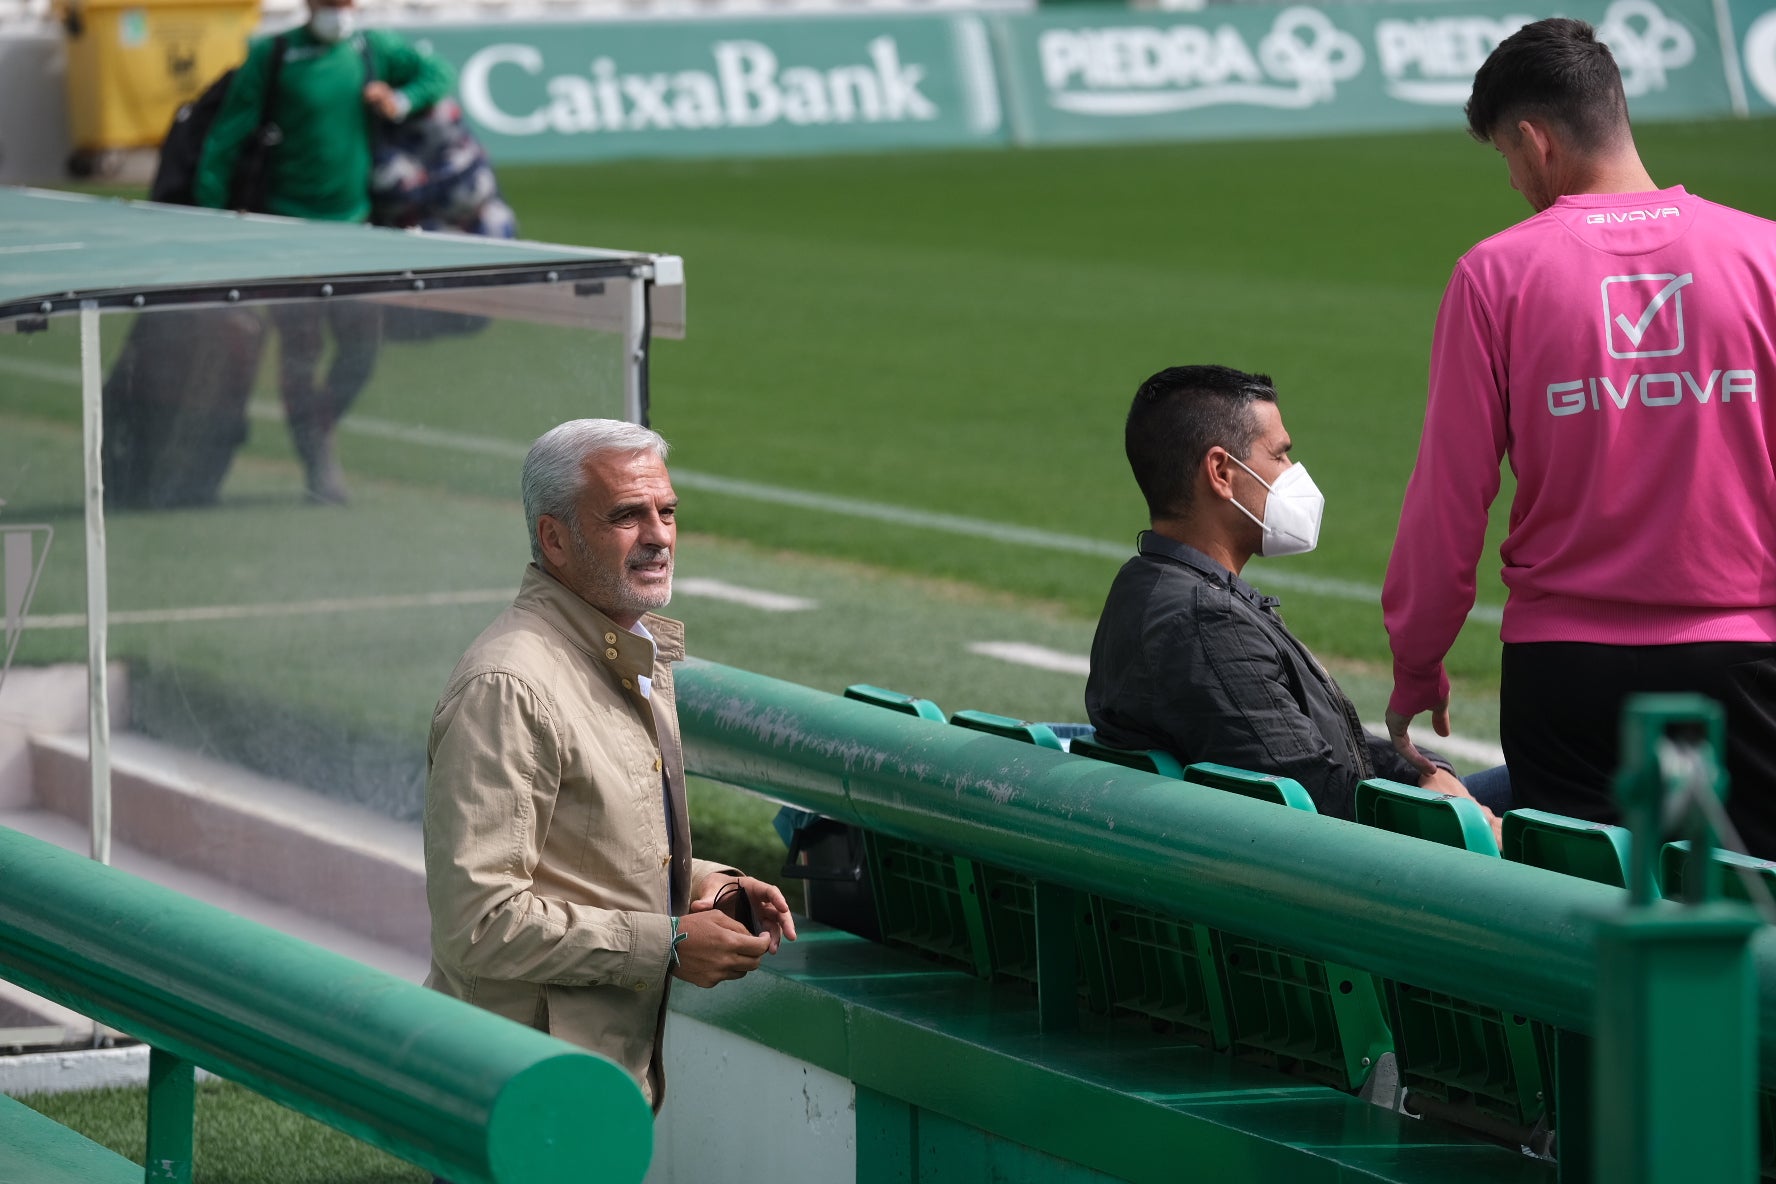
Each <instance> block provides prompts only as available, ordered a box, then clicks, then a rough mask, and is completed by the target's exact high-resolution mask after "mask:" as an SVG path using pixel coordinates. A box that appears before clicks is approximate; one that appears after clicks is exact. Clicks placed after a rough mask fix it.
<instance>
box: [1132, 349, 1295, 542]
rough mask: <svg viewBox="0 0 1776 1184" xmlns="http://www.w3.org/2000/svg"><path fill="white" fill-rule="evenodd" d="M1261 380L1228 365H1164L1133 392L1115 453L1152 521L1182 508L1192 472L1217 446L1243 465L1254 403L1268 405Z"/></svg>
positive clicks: (1271, 390)
mask: <svg viewBox="0 0 1776 1184" xmlns="http://www.w3.org/2000/svg"><path fill="white" fill-rule="evenodd" d="M1276 397H1277V394H1276V384H1275V383H1273V382H1271V380H1270V375H1268V374H1247V373H1246V372H1245V371H1244V370H1235V369H1233V368H1232V367H1230V366H1170V367H1167V368H1166V369H1164V370H1161V371H1160V372H1159V373H1158V374H1155V375H1154V376H1153V377H1152V378H1149V379H1148V380H1147V381H1146V382H1143V383H1142V384H1141V387H1140V389H1139V390H1137V391H1136V392H1135V401H1134V404H1133V406H1131V407H1130V408H1129V413H1128V424H1127V425H1126V427H1125V428H1124V429H1123V449H1124V451H1126V452H1127V453H1128V461H1129V468H1131V469H1133V470H1134V472H1135V483H1136V484H1137V485H1139V486H1140V487H1141V495H1142V496H1143V497H1145V498H1146V499H1147V510H1148V513H1150V514H1151V515H1152V516H1153V517H1155V518H1169V517H1175V516H1177V515H1179V514H1182V513H1184V512H1185V511H1186V510H1188V509H1189V508H1190V498H1191V488H1192V486H1193V485H1194V483H1195V479H1196V468H1197V466H1198V465H1200V464H1201V463H1202V459H1203V457H1205V456H1207V455H1208V454H1209V449H1211V448H1213V447H1214V446H1215V445H1217V444H1219V445H1220V446H1221V447H1223V448H1225V449H1227V451H1229V452H1231V453H1233V454H1234V455H1235V456H1237V457H1239V458H1240V459H1241V460H1244V459H1245V458H1246V457H1247V456H1248V455H1250V454H1251V451H1252V447H1253V446H1254V445H1255V444H1257V442H1258V434H1259V426H1258V417H1257V416H1255V415H1253V414H1252V404H1254V403H1259V402H1263V403H1274V402H1276Z"/></svg>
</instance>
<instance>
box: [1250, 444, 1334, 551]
mask: <svg viewBox="0 0 1776 1184" xmlns="http://www.w3.org/2000/svg"><path fill="white" fill-rule="evenodd" d="M1227 455H1228V457H1229V459H1231V460H1232V461H1233V463H1234V464H1236V465H1238V466H1239V467H1240V468H1242V469H1244V470H1246V472H1248V473H1252V467H1251V466H1250V465H1248V464H1246V463H1245V462H1244V461H1242V460H1241V459H1240V458H1239V457H1237V456H1234V455H1233V454H1232V453H1231V452H1230V453H1228V454H1227ZM1252 476H1253V477H1254V478H1256V479H1257V481H1258V484H1260V485H1262V486H1264V488H1266V489H1268V490H1270V499H1269V500H1268V501H1266V502H1265V503H1264V517H1263V518H1262V519H1260V518H1259V517H1258V515H1256V514H1254V513H1252V511H1250V510H1248V509H1246V507H1245V506H1243V505H1240V501H1239V499H1238V498H1235V499H1234V500H1233V504H1234V505H1236V506H1239V511H1240V513H1242V514H1244V515H1245V516H1246V517H1248V518H1250V519H1251V520H1252V521H1254V522H1256V523H1258V525H1259V526H1261V527H1263V528H1264V542H1263V543H1261V544H1260V545H1259V547H1258V554H1260V555H1262V556H1264V557H1265V558H1266V559H1274V558H1276V557H1277V556H1279V555H1300V554H1303V553H1304V552H1307V551H1311V550H1313V549H1314V547H1315V546H1317V545H1318V544H1319V541H1320V519H1321V517H1322V516H1324V514H1325V512H1326V495H1325V494H1323V493H1321V492H1320V487H1319V486H1317V485H1315V484H1314V479H1313V478H1312V477H1309V476H1308V475H1307V466H1306V465H1300V464H1294V465H1290V466H1289V467H1288V468H1286V469H1284V470H1283V472H1282V475H1281V476H1279V477H1278V478H1277V479H1276V484H1275V485H1272V484H1271V483H1270V482H1268V481H1266V480H1265V479H1264V478H1262V477H1259V476H1258V474H1257V473H1252Z"/></svg>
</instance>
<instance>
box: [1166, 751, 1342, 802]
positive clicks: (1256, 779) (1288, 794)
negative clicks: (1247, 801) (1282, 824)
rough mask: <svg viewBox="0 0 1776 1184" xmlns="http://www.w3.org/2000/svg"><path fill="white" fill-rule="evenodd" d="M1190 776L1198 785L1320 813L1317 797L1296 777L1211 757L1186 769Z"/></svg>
mask: <svg viewBox="0 0 1776 1184" xmlns="http://www.w3.org/2000/svg"><path fill="white" fill-rule="evenodd" d="M1184 776H1185V778H1186V779H1187V780H1189V781H1191V782H1193V783H1195V784H1197V785H1207V786H1209V787H1210V788H1212V789H1224V790H1226V791H1228V792H1229V793H1237V794H1239V795H1240V796H1242V797H1248V798H1257V799H1258V800H1259V801H1261V802H1269V803H1271V804H1272V805H1274V806H1287V807H1289V808H1290V809H1291V810H1306V811H1307V812H1308V813H1309V814H1317V813H1319V811H1318V810H1316V809H1315V808H1314V804H1313V799H1312V798H1311V797H1309V796H1308V794H1307V790H1305V789H1303V788H1302V786H1301V782H1299V781H1297V780H1295V779H1294V778H1293V777H1277V776H1275V775H1273V774H1270V773H1253V772H1249V771H1247V770H1245V769H1236V768H1234V767H1233V766H1231V765H1216V764H1211V763H1209V762H1207V761H1198V762H1197V763H1196V764H1194V765H1191V766H1190V767H1189V768H1188V769H1186V770H1185V771H1184Z"/></svg>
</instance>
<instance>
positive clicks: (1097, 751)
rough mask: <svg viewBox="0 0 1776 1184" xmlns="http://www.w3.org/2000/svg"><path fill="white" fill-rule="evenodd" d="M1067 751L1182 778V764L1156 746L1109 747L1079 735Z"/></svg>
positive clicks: (1146, 771) (1101, 742)
mask: <svg viewBox="0 0 1776 1184" xmlns="http://www.w3.org/2000/svg"><path fill="white" fill-rule="evenodd" d="M1068 751H1069V752H1071V753H1072V754H1073V755H1074V756H1084V757H1090V758H1091V759H1092V760H1094V761H1105V762H1107V763H1109V764H1112V765H1121V766H1122V767H1123V768H1125V769H1139V770H1141V772H1143V773H1153V774H1156V775H1158V776H1160V777H1176V778H1177V779H1178V780H1180V781H1182V780H1184V766H1183V765H1182V764H1180V763H1179V761H1178V758H1177V757H1175V756H1173V755H1172V754H1171V753H1169V752H1161V751H1160V750H1159V749H1157V748H1146V749H1139V750H1136V749H1129V748H1111V747H1110V746H1109V745H1108V744H1105V743H1104V742H1103V741H1101V740H1097V739H1095V738H1093V737H1089V736H1081V737H1079V738H1078V739H1076V740H1074V741H1073V743H1072V745H1070V746H1069V748H1068Z"/></svg>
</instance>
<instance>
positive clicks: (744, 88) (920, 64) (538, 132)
mask: <svg viewBox="0 0 1776 1184" xmlns="http://www.w3.org/2000/svg"><path fill="white" fill-rule="evenodd" d="M423 44H426V45H428V46H429V47H430V48H431V50H432V51H433V52H435V53H437V54H439V55H440V56H441V57H443V58H445V59H446V60H448V61H449V62H450V63H451V64H452V65H454V66H455V67H456V69H457V72H458V82H457V93H458V95H459V97H460V98H461V100H462V106H463V111H464V113H465V114H466V115H467V116H468V118H469V121H470V123H471V124H472V125H473V127H474V129H475V131H476V133H477V134H478V135H479V136H481V138H482V139H483V141H484V142H485V143H486V145H487V148H488V151H489V152H490V153H491V154H492V156H493V158H494V160H496V161H499V162H500V163H502V164H503V163H508V162H519V161H562V160H597V159H602V158H609V157H635V156H711V155H724V156H771V155H781V154H786V153H803V152H842V151H866V150H874V149H894V148H913V147H949V146H956V145H965V144H982V143H995V142H1000V141H1002V140H1003V139H1004V136H1005V132H1004V128H1003V121H1002V120H1001V118H1000V108H999V94H998V89H997V84H996V82H995V80H994V76H993V64H992V60H991V59H992V48H991V43H990V38H989V35H988V32H987V28H986V24H985V22H984V21H983V19H982V18H981V17H979V16H974V15H968V14H958V15H954V16H904V17H902V16H855V17H849V16H848V17H827V18H824V19H820V18H815V19H809V18H806V17H803V18H799V19H770V18H761V19H756V20H723V21H705V20H681V21H611V22H598V23H579V24H534V25H526V24H513V25H479V26H470V27H458V28H440V29H437V30H435V31H429V32H428V33H427V34H426V35H425V37H424V40H423Z"/></svg>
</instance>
